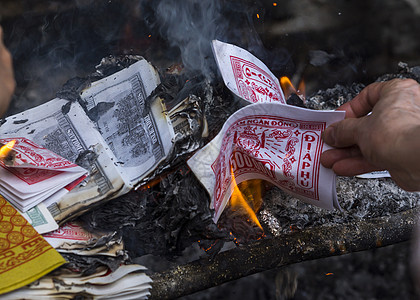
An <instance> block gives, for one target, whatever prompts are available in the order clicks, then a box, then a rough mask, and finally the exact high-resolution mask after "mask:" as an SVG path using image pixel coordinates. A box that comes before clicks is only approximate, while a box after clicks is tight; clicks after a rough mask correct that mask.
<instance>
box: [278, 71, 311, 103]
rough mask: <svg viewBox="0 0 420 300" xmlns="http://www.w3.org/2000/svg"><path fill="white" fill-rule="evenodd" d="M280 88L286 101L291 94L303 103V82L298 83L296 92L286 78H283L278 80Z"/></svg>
mask: <svg viewBox="0 0 420 300" xmlns="http://www.w3.org/2000/svg"><path fill="white" fill-rule="evenodd" d="M280 86H281V89H282V90H283V93H284V96H285V97H286V99H287V98H289V97H290V95H291V94H296V95H298V96H299V97H300V98H301V99H302V100H303V101H304V100H305V82H304V81H303V80H301V81H300V82H299V85H298V89H297V90H296V88H295V87H294V85H293V84H292V82H291V81H290V79H289V78H288V77H287V76H283V77H281V78H280Z"/></svg>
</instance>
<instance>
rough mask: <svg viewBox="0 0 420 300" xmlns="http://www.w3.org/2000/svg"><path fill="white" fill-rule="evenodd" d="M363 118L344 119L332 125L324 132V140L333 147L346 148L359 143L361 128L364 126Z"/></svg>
mask: <svg viewBox="0 0 420 300" xmlns="http://www.w3.org/2000/svg"><path fill="white" fill-rule="evenodd" d="M363 121H364V117H363V118H350V119H344V120H342V121H340V122H337V123H334V124H332V125H330V126H329V127H328V128H327V129H325V131H324V132H323V133H322V139H323V140H324V142H325V143H326V144H328V145H330V146H332V147H336V148H344V147H349V146H352V145H357V143H358V138H359V134H358V133H359V128H363V126H362V123H363Z"/></svg>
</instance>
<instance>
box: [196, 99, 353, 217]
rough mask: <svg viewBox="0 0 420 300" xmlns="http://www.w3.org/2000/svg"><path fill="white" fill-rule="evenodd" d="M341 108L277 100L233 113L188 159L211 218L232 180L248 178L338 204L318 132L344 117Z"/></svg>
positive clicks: (310, 200)
mask: <svg viewBox="0 0 420 300" xmlns="http://www.w3.org/2000/svg"><path fill="white" fill-rule="evenodd" d="M344 115H345V114H344V112H341V111H314V110H308V109H303V108H299V107H294V106H289V105H284V104H280V103H259V104H253V105H249V106H246V107H244V108H242V109H241V110H239V111H237V112H236V113H234V114H233V115H232V116H231V117H230V118H229V119H228V120H227V121H226V123H225V124H224V126H223V128H222V130H221V131H220V133H219V134H218V135H217V136H216V137H215V138H214V139H213V140H212V141H211V142H210V143H209V144H207V145H206V146H205V147H204V148H203V149H202V150H200V151H199V152H197V153H196V154H195V155H194V156H192V157H191V158H190V159H189V160H188V165H189V166H190V168H191V169H192V171H193V172H194V173H195V174H196V176H197V177H198V179H199V180H200V181H201V183H202V184H203V185H204V186H205V187H206V189H207V190H208V192H209V194H210V196H211V199H212V203H211V206H212V208H214V209H215V220H214V221H215V222H217V220H218V219H219V217H220V215H221V213H222V212H223V210H224V208H225V207H226V205H227V203H228V201H229V198H230V196H231V194H232V191H233V180H232V174H233V176H234V177H235V181H236V183H237V184H239V183H241V182H243V181H246V180H250V179H263V180H267V181H268V182H271V183H273V184H274V185H276V186H278V187H279V188H281V189H283V190H284V191H286V192H288V193H290V194H291V195H293V196H295V197H296V198H298V199H301V200H302V201H304V202H306V203H309V204H313V205H316V206H319V207H322V208H326V209H333V208H340V206H339V204H338V201H337V194H336V187H335V174H334V173H333V171H332V170H330V169H326V168H324V167H323V166H321V164H320V155H321V153H322V152H323V151H325V150H327V149H330V147H329V146H328V145H326V144H324V143H323V141H322V140H321V133H322V131H323V130H325V128H327V127H328V126H329V125H330V124H332V123H335V122H338V121H340V120H342V119H343V118H344Z"/></svg>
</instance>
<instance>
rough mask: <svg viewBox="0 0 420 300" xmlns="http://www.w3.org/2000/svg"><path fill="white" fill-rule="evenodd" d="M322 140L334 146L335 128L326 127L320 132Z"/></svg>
mask: <svg viewBox="0 0 420 300" xmlns="http://www.w3.org/2000/svg"><path fill="white" fill-rule="evenodd" d="M321 137H322V139H323V140H324V142H325V143H326V144H328V145H330V146H334V144H335V128H334V127H331V126H330V127H328V128H327V129H325V130H324V132H322V135H321Z"/></svg>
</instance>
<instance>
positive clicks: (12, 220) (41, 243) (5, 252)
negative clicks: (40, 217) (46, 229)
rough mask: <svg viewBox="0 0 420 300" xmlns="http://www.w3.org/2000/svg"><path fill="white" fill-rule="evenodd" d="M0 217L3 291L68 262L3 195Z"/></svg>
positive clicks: (18, 286)
mask: <svg viewBox="0 0 420 300" xmlns="http://www.w3.org/2000/svg"><path fill="white" fill-rule="evenodd" d="M0 220H1V222H0V228H1V230H0V294H3V293H7V292H9V291H12V290H14V289H17V288H20V287H22V286H24V285H26V284H29V283H31V282H32V281H34V280H36V279H38V278H40V277H42V276H44V275H45V274H47V273H49V272H51V271H52V270H54V269H55V268H57V267H59V266H60V265H62V264H63V263H65V260H64V259H63V258H62V257H61V256H60V254H58V253H57V252H56V251H55V250H54V249H53V248H52V247H51V246H50V245H49V244H48V243H47V242H46V241H45V240H44V239H43V238H42V236H40V235H39V234H38V233H37V232H36V231H35V229H34V228H33V227H32V226H31V225H29V223H28V222H27V221H26V220H25V218H23V217H22V216H21V215H20V214H19V212H18V211H17V210H16V209H15V208H14V207H13V206H12V205H10V204H9V203H8V202H7V201H6V200H5V199H4V198H3V197H2V196H0ZM3 296H4V295H2V298H3ZM15 299H16V298H15Z"/></svg>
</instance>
